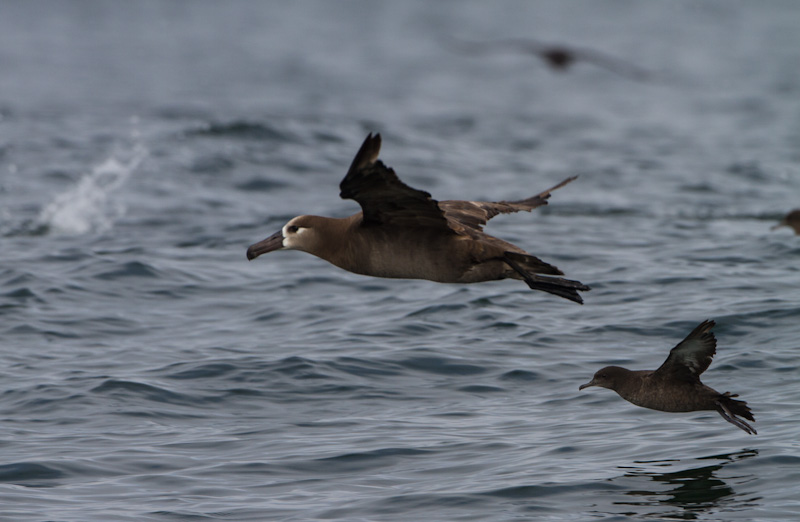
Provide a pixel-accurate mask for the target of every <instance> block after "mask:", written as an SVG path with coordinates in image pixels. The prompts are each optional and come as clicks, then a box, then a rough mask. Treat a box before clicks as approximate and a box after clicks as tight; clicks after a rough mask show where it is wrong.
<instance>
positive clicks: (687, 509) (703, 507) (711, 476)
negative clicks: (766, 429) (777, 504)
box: [613, 450, 758, 520]
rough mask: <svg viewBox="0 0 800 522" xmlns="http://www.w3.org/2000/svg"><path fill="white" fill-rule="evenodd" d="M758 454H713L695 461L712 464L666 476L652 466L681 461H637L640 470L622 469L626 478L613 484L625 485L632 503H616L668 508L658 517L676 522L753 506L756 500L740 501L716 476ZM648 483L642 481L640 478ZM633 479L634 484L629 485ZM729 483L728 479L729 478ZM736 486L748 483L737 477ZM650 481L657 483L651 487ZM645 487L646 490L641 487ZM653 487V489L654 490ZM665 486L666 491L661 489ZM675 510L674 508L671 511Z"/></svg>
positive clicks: (729, 485)
mask: <svg viewBox="0 0 800 522" xmlns="http://www.w3.org/2000/svg"><path fill="white" fill-rule="evenodd" d="M756 455H758V450H743V451H740V452H736V453H731V454H725V455H713V456H708V457H702V458H699V459H695V460H696V461H698V462H702V463H703V464H705V463H706V462H707V461H714V464H710V465H701V466H697V467H690V468H688V469H682V470H680V471H669V472H665V473H658V472H654V471H653V470H652V468H653V467H654V466H659V467H661V466H663V467H666V468H668V469H674V468H675V467H677V466H678V465H680V462H681V461H638V462H636V463H637V464H642V467H641V468H640V467H624V468H622V469H625V475H623V476H622V477H620V478H617V479H614V480H613V482H624V483H625V484H626V486H627V488H628V491H627V492H626V494H627V495H629V496H631V497H634V498H632V499H631V500H629V501H628V500H625V501H619V502H616V504H619V505H627V506H649V507H652V506H661V507H665V508H669V509H668V510H667V511H661V512H659V513H658V515H659V516H662V517H666V518H674V519H679V520H694V519H696V518H697V517H698V516H700V515H701V514H703V513H704V512H708V511H710V510H712V509H715V508H718V507H720V506H722V505H725V506H726V507H728V508H730V507H738V508H742V507H745V506H752V504H753V502H755V501H757V500H758V497H752V498H743V497H742V496H741V495H737V494H736V492H735V490H734V488H733V486H732V485H731V484H729V483H728V482H726V481H725V480H722V479H721V478H719V477H718V476H717V473H718V472H719V470H721V469H722V468H723V467H724V466H726V465H727V464H729V463H731V462H736V461H738V460H742V459H747V458H750V457H754V456H756ZM643 477H644V478H648V479H650V480H649V481H647V482H646V483H645V482H642V481H641V478H643ZM631 479H633V483H631ZM728 480H730V479H728ZM735 480H736V483H738V484H741V483H743V482H747V481H748V478H747V477H736V479H735ZM652 482H655V483H656V484H655V485H653V484H652ZM642 484H646V487H640V486H641V485H642ZM654 486H655V487H654ZM664 486H666V488H667V489H662V488H663V487H664ZM674 508H677V509H674Z"/></svg>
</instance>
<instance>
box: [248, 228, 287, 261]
mask: <svg viewBox="0 0 800 522" xmlns="http://www.w3.org/2000/svg"><path fill="white" fill-rule="evenodd" d="M281 248H283V231H282V230H278V231H277V232H275V233H274V234H272V235H271V236H269V237H268V238H267V239H265V240H263V241H259V242H258V243H255V244H252V245H250V247H249V248H248V249H247V259H248V261H252V260H253V259H255V258H257V257H258V256H260V255H261V254H266V253H268V252H272V251H273V250H280V249H281Z"/></svg>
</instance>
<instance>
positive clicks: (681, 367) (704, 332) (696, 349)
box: [654, 320, 717, 382]
mask: <svg viewBox="0 0 800 522" xmlns="http://www.w3.org/2000/svg"><path fill="white" fill-rule="evenodd" d="M714 324H715V323H714V321H709V320H705V321H703V322H702V323H700V324H699V325H698V326H697V328H695V329H694V330H692V333H690V334H689V335H687V336H686V339H684V340H683V341H681V342H680V343H678V345H677V346H676V347H675V348H673V349H672V350H670V352H669V356H668V357H667V360H666V361H664V364H662V365H661V366H660V367H659V368H658V369H657V370H656V371H655V372H654V374H662V375H671V376H673V377H675V378H679V379H681V380H684V381H690V382H695V381H699V380H700V374H701V373H703V372H704V371H706V369H707V368H708V366H709V365H710V364H711V359H712V358H713V357H714V354H715V353H716V351H717V339H716V338H715V337H714V334H713V333H712V332H711V329H712V328H713V327H714Z"/></svg>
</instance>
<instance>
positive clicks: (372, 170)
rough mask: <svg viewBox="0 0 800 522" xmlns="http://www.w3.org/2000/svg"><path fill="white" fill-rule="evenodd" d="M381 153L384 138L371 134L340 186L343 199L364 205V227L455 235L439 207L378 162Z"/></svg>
mask: <svg viewBox="0 0 800 522" xmlns="http://www.w3.org/2000/svg"><path fill="white" fill-rule="evenodd" d="M380 150H381V135H380V134H375V135H374V136H373V135H372V133H370V134H369V135H368V136H367V138H366V139H365V140H364V144H363V145H361V148H360V149H359V151H358V153H357V154H356V157H355V158H354V159H353V163H352V164H351V165H350V169H349V170H348V171H347V175H346V176H345V177H344V179H343V180H342V182H341V183H340V184H339V189H340V190H341V192H340V193H339V196H341V197H342V198H343V199H354V200H355V201H357V202H358V204H359V205H361V210H362V211H363V213H364V220H363V226H375V225H382V226H402V227H424V228H440V229H441V230H442V231H447V232H449V233H453V232H454V231H453V230H452V229H451V228H450V227H448V225H447V219H446V218H445V215H444V212H443V211H442V209H441V208H439V203H438V202H437V201H436V200H435V199H433V198H432V197H431V195H430V194H429V193H427V192H425V191H424V190H417V189H414V188H411V187H409V186H408V185H406V184H405V183H403V182H402V181H400V179H399V178H398V177H397V174H395V172H394V170H393V169H392V168H391V167H387V166H386V165H384V163H383V162H382V161H381V160H379V159H378V154H379V153H380Z"/></svg>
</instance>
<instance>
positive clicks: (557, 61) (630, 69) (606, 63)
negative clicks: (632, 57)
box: [445, 38, 652, 81]
mask: <svg viewBox="0 0 800 522" xmlns="http://www.w3.org/2000/svg"><path fill="white" fill-rule="evenodd" d="M445 43H446V44H447V45H448V46H449V47H451V48H452V49H453V50H455V51H458V52H461V53H474V54H485V53H490V52H494V53H497V52H515V53H524V54H530V55H533V56H537V57H538V58H540V59H541V60H542V61H544V62H545V63H546V64H547V65H549V66H550V68H551V69H554V70H556V71H560V72H563V71H566V70H567V69H569V68H570V67H571V66H572V65H573V64H575V63H576V62H587V63H591V64H593V65H595V66H597V67H600V68H602V69H606V70H607V71H610V72H613V73H615V74H618V75H620V76H625V77H626V78H628V79H631V80H636V81H647V80H651V79H652V75H651V73H650V72H648V71H646V70H645V69H642V68H641V67H639V66H637V65H634V64H632V63H629V62H626V61H624V60H621V59H619V58H615V57H613V56H611V55H608V54H605V53H601V52H600V51H595V50H594V49H588V48H579V47H571V46H566V45H561V44H548V43H544V42H540V41H538V40H534V39H533V38H506V39H502V40H487V41H480V42H479V41H467V40H457V39H455V38H450V39H449V40H447V41H446V42H445Z"/></svg>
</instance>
